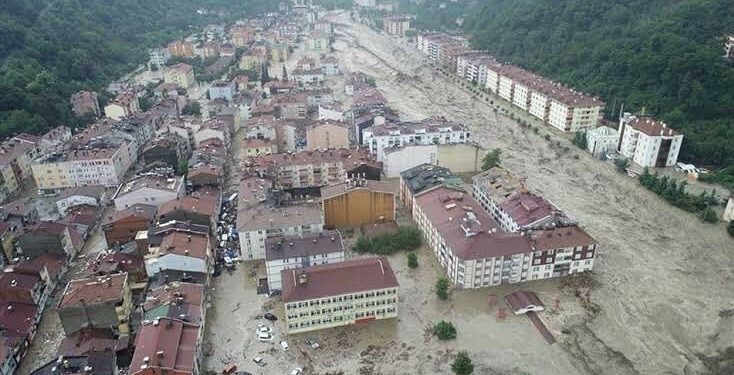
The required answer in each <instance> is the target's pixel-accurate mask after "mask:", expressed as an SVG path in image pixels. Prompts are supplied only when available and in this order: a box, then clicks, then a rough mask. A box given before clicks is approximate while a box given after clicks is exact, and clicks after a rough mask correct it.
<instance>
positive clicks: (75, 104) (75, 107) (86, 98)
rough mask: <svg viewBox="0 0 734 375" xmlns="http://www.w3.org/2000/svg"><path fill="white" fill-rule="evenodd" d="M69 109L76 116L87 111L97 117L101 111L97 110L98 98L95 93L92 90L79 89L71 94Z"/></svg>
mask: <svg viewBox="0 0 734 375" xmlns="http://www.w3.org/2000/svg"><path fill="white" fill-rule="evenodd" d="M70 101H71V110H72V112H74V114H75V115H77V116H83V115H86V114H89V113H92V114H94V116H96V117H99V116H101V115H102V112H100V110H99V100H97V93H96V92H94V91H79V92H77V93H74V94H72V95H71V99H70Z"/></svg>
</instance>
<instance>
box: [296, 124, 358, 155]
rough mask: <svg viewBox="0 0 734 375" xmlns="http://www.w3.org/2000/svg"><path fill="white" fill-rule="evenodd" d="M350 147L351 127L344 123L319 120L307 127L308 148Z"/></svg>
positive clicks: (310, 149) (311, 149)
mask: <svg viewBox="0 0 734 375" xmlns="http://www.w3.org/2000/svg"><path fill="white" fill-rule="evenodd" d="M348 147H349V129H347V127H346V126H345V125H344V124H342V123H339V122H335V121H319V122H317V123H314V124H313V125H311V126H309V127H308V128H307V129H306V150H309V151H313V150H316V149H321V150H326V149H330V148H348Z"/></svg>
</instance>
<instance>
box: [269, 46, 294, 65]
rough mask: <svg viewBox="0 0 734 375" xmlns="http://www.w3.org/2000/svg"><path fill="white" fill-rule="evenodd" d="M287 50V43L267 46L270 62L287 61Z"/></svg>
mask: <svg viewBox="0 0 734 375" xmlns="http://www.w3.org/2000/svg"><path fill="white" fill-rule="evenodd" d="M288 52H289V48H288V44H287V43H272V44H270V46H268V53H269V55H270V61H273V62H283V61H285V60H288V56H290V54H289V53H288Z"/></svg>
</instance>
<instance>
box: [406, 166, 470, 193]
mask: <svg viewBox="0 0 734 375" xmlns="http://www.w3.org/2000/svg"><path fill="white" fill-rule="evenodd" d="M400 178H401V179H402V180H403V181H404V183H405V184H406V186H407V187H408V189H409V190H410V191H411V192H412V193H413V194H418V193H420V192H422V191H424V190H426V189H428V188H431V187H433V186H438V185H442V184H444V183H447V184H456V185H457V186H458V185H460V184H461V179H460V178H458V177H456V176H454V175H453V173H451V170H449V169H448V168H446V167H440V166H436V165H432V164H421V165H417V166H415V167H413V168H410V169H408V170H405V171H402V172H400Z"/></svg>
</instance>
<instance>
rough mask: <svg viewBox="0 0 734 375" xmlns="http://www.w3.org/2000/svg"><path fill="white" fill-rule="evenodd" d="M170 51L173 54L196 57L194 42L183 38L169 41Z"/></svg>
mask: <svg viewBox="0 0 734 375" xmlns="http://www.w3.org/2000/svg"><path fill="white" fill-rule="evenodd" d="M168 53H169V54H170V55H171V56H178V57H189V58H190V57H194V43H191V42H187V41H183V40H174V41H173V42H171V43H168Z"/></svg>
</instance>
